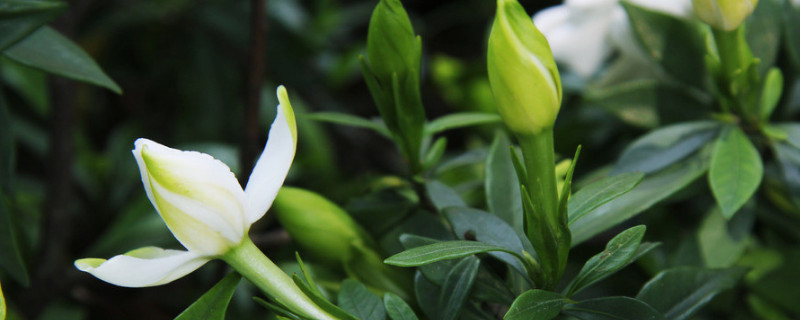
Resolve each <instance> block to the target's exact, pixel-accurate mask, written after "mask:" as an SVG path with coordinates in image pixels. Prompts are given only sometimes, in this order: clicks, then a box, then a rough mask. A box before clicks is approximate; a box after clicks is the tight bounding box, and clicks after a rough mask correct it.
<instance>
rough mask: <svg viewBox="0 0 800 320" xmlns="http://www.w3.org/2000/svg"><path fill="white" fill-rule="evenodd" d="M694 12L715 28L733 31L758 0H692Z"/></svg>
mask: <svg viewBox="0 0 800 320" xmlns="http://www.w3.org/2000/svg"><path fill="white" fill-rule="evenodd" d="M692 4H693V5H694V13H695V14H696V15H697V17H698V18H700V20H702V21H703V22H705V23H707V24H709V25H711V26H712V27H714V28H715V29H720V30H725V31H732V30H734V29H736V28H738V27H739V25H741V24H742V22H743V21H744V19H746V18H747V17H748V16H750V14H752V13H753V10H755V8H756V5H758V0H692Z"/></svg>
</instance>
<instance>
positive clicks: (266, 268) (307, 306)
mask: <svg viewBox="0 0 800 320" xmlns="http://www.w3.org/2000/svg"><path fill="white" fill-rule="evenodd" d="M220 258H221V259H222V260H224V261H225V262H227V263H228V264H229V265H230V266H231V267H233V268H234V269H236V271H237V272H239V273H240V274H241V275H242V276H244V277H245V278H247V279H248V280H250V282H252V283H253V284H255V285H256V287H258V288H259V289H261V291H262V292H264V294H266V295H267V296H268V297H270V298H272V299H274V300H275V301H276V302H278V303H279V304H280V305H282V306H284V307H286V308H287V309H289V310H291V311H292V312H294V313H296V314H298V315H301V316H303V317H306V318H311V319H331V320H336V318H335V317H333V316H331V315H330V314H328V313H327V312H325V311H324V310H322V308H320V307H319V306H317V305H316V304H315V303H314V302H313V301H311V299H310V298H309V297H308V296H306V295H305V294H304V293H303V292H302V291H301V290H300V288H298V287H297V285H295V283H294V281H292V278H290V277H289V276H288V275H287V274H286V273H284V272H283V270H281V269H280V268H278V266H277V265H275V263H273V262H272V260H270V259H269V258H267V256H265V255H264V253H263V252H261V250H259V249H258V247H256V245H255V244H253V242H252V241H251V240H250V238H249V237H245V239H244V240H243V241H242V243H241V244H240V245H239V246H238V247H235V248H233V249H231V250H230V251H228V253H226V254H225V255H223V256H222V257H220Z"/></svg>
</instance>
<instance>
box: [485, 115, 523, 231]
mask: <svg viewBox="0 0 800 320" xmlns="http://www.w3.org/2000/svg"><path fill="white" fill-rule="evenodd" d="M510 148H511V143H510V142H509V140H508V136H506V135H505V134H504V133H503V132H502V131H497V134H495V137H494V141H493V142H492V146H491V148H490V149H489V155H488V157H487V158H486V182H485V183H486V204H487V205H488V206H489V212H491V213H492V214H494V215H495V216H497V217H499V218H500V219H503V221H505V222H506V223H507V224H509V225H511V227H512V228H514V231H516V232H517V233H518V234H524V233H522V232H523V231H522V214H523V213H522V200H521V199H522V195H520V193H519V190H520V189H519V180H518V179H517V172H516V170H515V169H514V164H513V162H512V160H511V153H510V152H509V151H508V150H509V149H510Z"/></svg>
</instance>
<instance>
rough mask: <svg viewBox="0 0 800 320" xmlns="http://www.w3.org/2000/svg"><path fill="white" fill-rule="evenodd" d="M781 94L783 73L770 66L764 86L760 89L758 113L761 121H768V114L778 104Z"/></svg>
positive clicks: (770, 113)
mask: <svg viewBox="0 0 800 320" xmlns="http://www.w3.org/2000/svg"><path fill="white" fill-rule="evenodd" d="M782 94H783V74H782V73H781V69H778V68H772V69H770V70H769V72H767V77H766V79H764V87H763V88H762V89H761V99H760V100H759V104H758V113H759V116H760V117H761V121H764V122H768V120H769V116H770V115H772V112H773V111H775V107H777V106H778V102H780V100H781V95H782Z"/></svg>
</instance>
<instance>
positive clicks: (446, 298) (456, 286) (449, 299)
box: [436, 257, 481, 320]
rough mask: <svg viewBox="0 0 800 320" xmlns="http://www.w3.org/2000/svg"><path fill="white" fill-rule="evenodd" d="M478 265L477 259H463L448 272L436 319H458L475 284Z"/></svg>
mask: <svg viewBox="0 0 800 320" xmlns="http://www.w3.org/2000/svg"><path fill="white" fill-rule="evenodd" d="M480 263H481V261H480V260H478V258H475V257H465V258H463V259H461V261H459V262H458V263H457V264H456V265H455V266H454V267H453V269H452V270H450V272H449V273H448V274H447V277H446V278H445V280H444V284H442V290H441V293H440V295H439V300H438V301H439V302H438V303H437V308H436V310H437V314H438V316H437V317H436V319H442V320H455V319H457V318H458V315H459V314H460V313H461V310H462V308H463V306H464V303H465V302H467V298H468V297H469V294H470V291H471V290H472V286H473V284H474V283H475V277H476V276H477V275H478V268H479V267H480Z"/></svg>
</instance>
